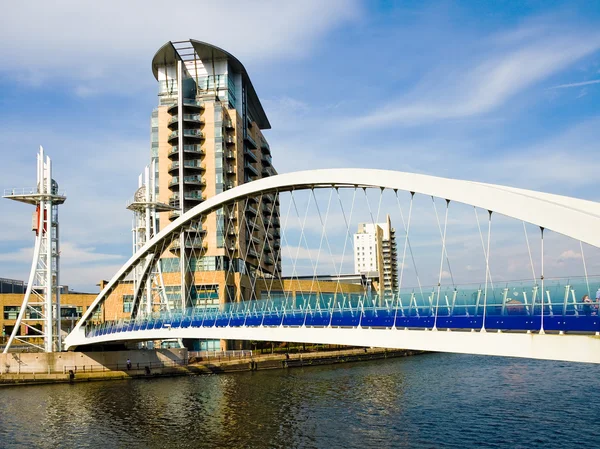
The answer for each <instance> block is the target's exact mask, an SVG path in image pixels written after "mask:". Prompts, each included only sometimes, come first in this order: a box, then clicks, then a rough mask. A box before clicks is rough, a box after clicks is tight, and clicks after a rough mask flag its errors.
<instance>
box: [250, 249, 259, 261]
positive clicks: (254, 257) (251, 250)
mask: <svg viewBox="0 0 600 449" xmlns="http://www.w3.org/2000/svg"><path fill="white" fill-rule="evenodd" d="M248 257H251V258H253V259H258V254H257V253H256V251H254V250H253V249H252V248H250V249H249V250H248Z"/></svg>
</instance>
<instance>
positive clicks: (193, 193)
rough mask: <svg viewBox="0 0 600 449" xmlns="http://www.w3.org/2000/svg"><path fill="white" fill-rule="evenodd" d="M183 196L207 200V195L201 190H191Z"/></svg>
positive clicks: (187, 198)
mask: <svg viewBox="0 0 600 449" xmlns="http://www.w3.org/2000/svg"><path fill="white" fill-rule="evenodd" d="M183 198H184V199H185V200H189V201H197V202H200V201H206V195H204V194H202V191H200V190H190V191H189V192H183Z"/></svg>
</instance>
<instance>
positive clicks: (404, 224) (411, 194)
mask: <svg viewBox="0 0 600 449" xmlns="http://www.w3.org/2000/svg"><path fill="white" fill-rule="evenodd" d="M414 198H415V192H410V206H409V208H408V225H407V224H406V222H405V221H404V214H403V213H402V207H401V206H400V199H399V198H398V192H396V202H397V203H398V208H399V209H400V218H401V219H402V226H403V227H404V231H405V232H406V239H405V241H404V254H403V257H402V264H403V266H402V269H401V270H400V285H399V286H398V289H401V288H402V275H403V274H404V261H405V259H406V247H407V246H408V251H409V252H410V257H411V259H412V263H413V267H414V269H415V276H416V278H417V284H418V286H419V291H420V292H421V299H422V300H423V301H425V296H424V295H423V287H422V285H421V279H420V278H419V272H418V271H417V264H416V262H415V255H414V254H413V250H412V245H411V244H410V239H409V237H408V234H409V230H410V223H411V218H412V207H413V200H414Z"/></svg>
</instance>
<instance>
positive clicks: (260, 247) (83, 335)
mask: <svg viewBox="0 0 600 449" xmlns="http://www.w3.org/2000/svg"><path fill="white" fill-rule="evenodd" d="M422 199H429V203H428V204H429V211H430V212H429V213H430V216H431V217H432V219H433V223H434V225H433V228H434V233H433V235H432V239H435V238H437V239H438V241H439V249H436V250H435V251H433V252H434V253H435V252H437V256H436V255H433V256H432V259H431V261H432V263H431V262H430V263H428V265H429V266H428V267H425V268H429V270H430V271H432V272H434V275H432V276H431V278H432V280H433V278H434V281H433V282H432V283H430V284H427V283H425V282H424V281H423V278H424V274H423V272H424V271H426V270H425V269H424V267H423V265H419V264H418V263H417V260H418V258H419V256H420V254H419V253H420V252H422V251H423V249H422V248H421V249H419V248H417V247H416V246H415V240H414V239H415V237H418V234H419V232H421V231H422V227H423V223H422V222H421V221H422V218H421V217H422V216H423V214H421V213H420V212H421V210H420V209H417V205H418V204H419V201H421V200H422ZM432 205H433V208H432V207H431V206H432ZM457 205H458V206H462V207H465V208H466V209H467V211H468V209H469V208H471V215H470V217H471V220H472V217H473V215H472V214H473V210H474V211H475V222H476V225H477V227H476V230H477V231H478V233H477V234H475V235H476V237H477V239H476V240H477V246H478V251H479V252H480V254H481V255H480V256H477V259H478V262H477V263H478V265H479V266H480V267H481V274H482V279H481V281H480V283H479V284H478V285H471V286H466V285H459V282H457V281H456V279H455V275H456V273H455V271H454V270H453V266H452V263H451V261H452V257H453V255H454V252H453V250H454V248H453V247H452V244H453V242H452V240H451V238H450V235H451V232H452V229H451V228H452V226H453V222H452V220H451V219H450V218H451V217H450V215H451V214H450V209H451V208H452V207H458V206H457ZM419 207H420V206H419ZM280 209H281V211H280ZM440 209H441V210H440ZM311 210H312V211H313V216H309V211H311ZM392 210H395V213H396V215H395V217H396V218H394V220H395V223H397V224H398V225H400V224H401V228H400V229H399V230H396V231H395V232H397V233H398V235H397V236H396V238H397V240H398V243H399V251H398V254H397V256H396V257H397V259H398V260H397V262H398V266H399V267H400V268H399V273H398V278H399V279H398V289H397V290H396V291H392V292H386V293H385V294H382V293H381V291H382V290H381V289H377V288H370V287H369V285H370V284H369V282H371V281H369V280H368V279H366V280H361V282H362V284H360V285H358V286H352V287H351V288H350V287H348V286H347V285H345V284H344V282H346V281H345V280H344V279H345V278H344V276H346V275H347V272H346V271H345V268H344V267H345V266H346V267H347V265H348V264H346V265H344V264H345V263H346V262H345V261H346V259H347V255H351V254H352V252H353V251H352V247H353V245H354V243H353V232H354V229H355V228H354V227H353V226H354V221H353V220H359V221H362V222H365V221H366V222H370V223H372V224H376V223H378V222H380V221H381V217H382V216H386V215H387V214H388V213H391V211H392ZM417 210H418V211H419V213H417ZM214 216H217V217H218V216H221V217H224V218H225V219H224V220H222V222H220V223H221V224H219V225H218V227H217V235H222V236H223V244H224V246H225V247H227V246H228V245H227V241H228V240H227V238H226V237H227V236H229V235H233V236H235V235H240V230H241V229H248V230H250V231H253V230H255V229H257V228H258V229H261V232H259V233H256V232H248V233H246V234H247V235H249V236H250V237H249V239H248V241H247V242H246V245H244V246H242V247H240V249H235V248H233V247H232V250H235V253H232V254H229V256H228V257H227V258H224V259H223V260H224V262H223V266H222V267H216V268H219V269H220V270H221V271H220V272H222V273H224V276H225V280H224V282H225V283H226V285H227V286H228V285H230V284H229V282H230V281H229V279H230V278H231V280H232V282H233V281H234V280H237V279H239V278H244V279H246V280H245V281H244V282H246V284H243V283H239V285H242V284H243V285H245V286H247V287H246V292H247V294H243V295H240V294H239V293H238V294H236V295H233V296H229V295H228V296H226V297H225V301H223V300H221V301H220V302H218V303H215V302H212V301H209V300H206V298H207V296H204V298H205V299H204V302H198V301H195V298H193V297H192V296H189V297H186V298H183V300H182V301H178V303H180V304H182V306H181V307H180V308H179V309H178V310H176V311H175V312H174V313H173V314H171V315H169V316H167V315H165V314H161V313H158V312H155V313H152V314H150V315H148V314H143V313H141V312H140V307H139V304H141V303H142V298H143V291H142V289H140V291H137V290H136V292H135V297H134V302H135V304H137V305H136V306H135V307H134V310H133V312H132V314H131V317H130V318H127V319H120V320H117V321H115V322H110V323H102V324H100V325H93V326H92V325H90V322H89V319H90V317H91V314H92V313H93V312H94V309H95V308H97V307H101V306H102V305H103V304H104V303H105V301H107V300H108V298H109V297H110V295H111V293H112V292H113V291H115V289H116V287H117V286H118V285H119V283H120V282H122V281H123V280H124V279H125V278H126V277H127V276H128V275H129V274H130V273H131V272H132V271H133V270H135V269H138V268H136V267H139V269H141V272H142V273H143V275H144V276H146V275H147V273H150V272H151V270H152V266H153V265H155V264H157V263H160V261H161V259H163V258H164V255H165V254H168V253H169V252H175V253H177V251H180V250H181V248H182V243H181V240H182V237H181V236H182V235H185V238H184V243H183V245H185V248H186V250H188V251H189V252H188V257H187V260H194V261H199V260H201V257H202V255H203V254H205V252H206V250H207V245H214V244H215V242H214V241H212V240H211V238H212V237H211V236H206V235H205V233H204V231H203V230H202V229H201V228H198V229H197V232H194V229H193V228H192V229H190V226H191V225H192V224H194V223H202V222H203V221H206V220H209V219H210V217H214ZM484 217H485V218H484ZM502 217H505V218H509V219H511V220H513V221H515V222H516V223H518V224H519V225H521V224H522V226H523V228H522V230H525V233H524V237H525V242H526V244H527V253H524V255H525V257H523V259H525V258H526V259H525V260H526V261H527V262H531V264H530V265H531V266H530V271H531V277H530V279H529V281H527V282H524V281H523V280H520V281H515V282H512V281H511V282H500V280H499V277H498V276H496V274H495V273H494V272H493V269H492V261H493V256H494V254H495V253H494V251H496V248H495V247H494V245H492V240H493V235H494V234H493V232H492V231H493V228H492V223H493V222H494V223H496V224H498V220H499V219H501V218H502ZM463 219H464V218H463ZM482 220H484V221H483V223H482ZM500 223H501V222H500ZM598 226H600V204H598V203H594V202H591V201H585V200H580V199H576V198H568V197H564V196H559V195H551V194H546V193H542V192H535V191H529V190H523V189H515V188H510V187H505V186H499V185H491V184H485V183H478V182H471V181H461V180H454V179H445V178H437V177H432V176H426V175H417V174H410V173H401V172H392V171H383V170H361V169H337V170H314V171H309V172H298V173H289V174H285V175H279V176H274V177H270V178H267V179H263V180H259V181H255V182H252V183H248V184H245V185H242V186H239V187H236V188H234V189H231V190H229V191H227V192H224V193H222V194H219V195H217V196H215V197H213V198H210V199H208V200H206V201H204V202H202V203H201V204H200V205H198V206H196V207H195V208H193V209H192V210H190V211H188V212H186V213H185V214H184V215H183V216H181V217H180V218H179V219H177V220H176V221H174V222H173V223H171V224H170V225H169V226H167V227H166V228H165V229H163V230H162V231H161V232H159V233H158V234H157V235H155V236H154V237H153V238H151V239H150V240H149V241H148V242H147V243H146V244H145V245H144V246H143V247H142V248H141V249H140V250H139V251H138V252H137V253H136V254H135V255H134V256H133V257H132V258H131V259H130V260H129V261H128V262H127V263H126V264H125V265H124V266H123V267H122V268H121V270H119V272H117V273H116V274H115V276H114V277H113V279H111V281H110V282H109V283H108V284H107V286H106V287H105V288H104V290H103V291H102V292H101V293H100V294H99V296H98V297H97V298H96V300H95V301H94V303H93V304H92V306H91V307H90V308H89V309H88V311H87V312H86V314H84V316H83V317H82V319H81V320H80V322H79V323H78V324H77V326H76V327H75V329H74V331H73V332H72V333H71V334H70V335H69V337H68V339H67V341H66V343H67V346H68V347H75V346H78V345H85V344H92V343H102V342H111V341H143V340H148V339H163V338H221V339H254V340H256V339H269V340H273V341H305V342H318V343H321V342H323V343H337V344H358V345H366V346H382V347H403V348H414V349H425V350H441V351H444V350H446V351H454V352H472V353H478V354H486V353H487V354H496V355H516V356H526V357H539V358H558V359H563V360H579V361H596V362H600V355H598V356H594V355H591V351H592V348H597V347H598V343H597V342H596V340H597V339H595V338H594V336H595V334H596V333H597V332H600V319H599V318H598V315H597V314H596V313H589V314H588V313H587V312H588V311H590V310H591V309H590V308H589V307H591V306H589V305H588V304H587V303H582V302H581V301H580V300H579V299H578V298H577V296H580V295H581V293H584V292H586V293H587V295H586V296H588V295H589V294H590V292H591V286H592V285H591V284H594V283H595V282H596V283H597V282H598V280H597V279H595V278H591V277H590V276H588V273H587V268H586V260H585V257H584V255H583V244H587V245H590V246H591V247H593V248H595V249H597V248H600V235H599V234H598V233H597V232H596V231H595V229H597V227H598ZM527 227H529V228H530V229H532V230H535V229H536V228H537V232H538V234H537V235H538V236H539V239H538V238H535V241H536V242H535V245H539V257H538V256H537V255H535V259H537V262H534V253H535V252H536V251H534V250H537V248H538V246H535V248H534V245H533V243H531V242H530V239H529V235H530V232H531V231H530V232H529V233H528V231H527ZM486 228H487V230H486ZM494 229H498V228H494ZM549 233H550V234H553V235H559V236H565V237H566V238H569V239H572V240H573V241H574V242H576V243H577V244H578V245H579V247H580V248H581V253H580V255H579V256H578V257H581V258H582V259H583V260H582V262H583V264H582V265H583V269H584V272H585V273H584V274H585V277H583V276H582V277H581V278H580V279H577V280H574V279H566V278H565V279H553V280H549V279H547V265H545V264H544V261H545V260H547V259H548V254H547V250H545V248H544V241H545V240H547V238H548V235H549ZM256 235H259V236H261V237H260V238H256V237H254V236H256ZM430 240H431V239H430ZM431 241H433V240H431ZM538 242H539V243H538ZM218 243H219V242H217V244H218ZM335 245H337V250H336V251H337V252H336V251H334V250H333V247H334V246H335ZM477 246H476V247H477ZM376 250H379V249H378V248H376ZM470 252H472V251H470ZM226 254H228V253H227V252H226ZM527 255H528V257H527ZM356 256H357V255H356V254H355V257H356ZM234 257H236V258H238V259H239V260H241V261H242V262H243V266H242V267H239V266H234V265H235V264H233V263H230V261H231V260H234V259H233V258H234ZM283 258H286V259H285V261H284V264H283V265H282V263H281V260H282V259H283ZM266 260H269V261H270V263H268V264H265V263H263V262H264V261H266ZM436 265H437V266H436ZM265 266H270V267H273V268H272V269H271V270H266V271H265V270H264V269H263V268H258V267H265ZM280 267H283V268H280ZM431 267H434V268H431ZM179 268H180V267H177V269H178V270H179ZM283 269H286V270H287V271H288V272H287V273H283ZM197 270H198V267H197V266H195V267H192V266H186V267H185V271H186V273H188V274H187V275H186V276H187V279H191V281H188V282H190V288H187V289H186V290H188V291H192V290H194V289H195V290H198V289H202V288H204V286H203V285H194V282H196V283H197V280H196V281H194V279H197V278H194V273H193V272H194V271H197ZM202 270H205V271H204V272H203V276H205V278H203V279H204V283H205V284H208V285H212V284H214V283H216V282H217V281H216V280H217V277H218V276H219V270H217V269H215V267H213V268H212V269H211V268H210V267H208V268H206V269H204V268H202V267H200V271H202ZM290 274H291V275H290ZM409 274H410V276H411V277H412V279H413V281H412V282H413V285H412V286H410V287H407V283H408V281H407V279H408V277H409ZM211 276H213V277H214V281H212V280H211V279H209V278H210V277H211ZM207 277H208V278H207ZM325 278H327V279H329V280H328V281H326V282H325V281H324V279H325ZM207 279H208V280H207ZM235 282H237V281H235ZM365 282H366V283H365ZM374 282H377V279H376V278H375V281H374ZM576 284H577V285H576ZM232 285H233V284H232ZM286 285H294V287H293V289H294V292H293V293H290V292H287V291H286V287H285V286H286ZM594 285H595V284H594ZM192 287H193V288H192ZM182 290H183V289H182ZM183 305H185V306H183ZM442 329H443V330H451V331H454V332H450V333H448V334H446V332H444V333H440V332H431V331H439V330H442ZM424 331H428V332H424ZM465 331H467V332H465ZM490 331H493V332H490ZM505 332H510V335H509V334H505ZM575 332H577V333H578V335H577V336H576V335H574V333H575ZM471 334H473V335H471ZM513 334H514V335H513ZM564 334H568V335H564ZM581 334H584V335H581ZM590 335H591V336H592V337H588V336H590ZM546 337H547V338H546ZM563 337H564V338H563ZM556 338H562V340H558V341H559V342H561V343H560V344H559V345H557V343H556V342H557V340H556ZM572 338H576V339H577V338H579V340H578V342H577V343H573V340H572ZM582 339H583V340H582ZM509 341H510V344H509V346H507V347H504V346H503V342H509ZM461 344H465V345H467V346H462V347H461V346H460V345H461ZM486 345H487V346H486ZM511 345H512V346H511ZM594 350H595V349H594Z"/></svg>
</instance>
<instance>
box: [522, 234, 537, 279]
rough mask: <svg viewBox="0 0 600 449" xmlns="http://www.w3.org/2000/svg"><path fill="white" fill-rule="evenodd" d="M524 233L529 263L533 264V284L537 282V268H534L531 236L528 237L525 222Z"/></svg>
mask: <svg viewBox="0 0 600 449" xmlns="http://www.w3.org/2000/svg"><path fill="white" fill-rule="evenodd" d="M523 231H524V232H525V242H527V251H528V252H529V262H530V263H531V274H532V276H533V282H534V283H535V282H537V281H536V278H535V267H534V266H533V256H532V255H531V246H530V245H529V236H528V235H527V227H526V226H525V222H523Z"/></svg>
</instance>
